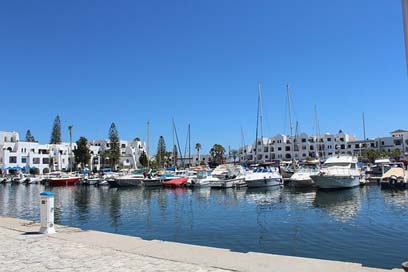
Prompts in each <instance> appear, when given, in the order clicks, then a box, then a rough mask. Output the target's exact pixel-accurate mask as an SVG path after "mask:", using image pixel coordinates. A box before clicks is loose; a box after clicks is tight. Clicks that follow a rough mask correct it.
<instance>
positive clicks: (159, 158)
mask: <svg viewBox="0 0 408 272" xmlns="http://www.w3.org/2000/svg"><path fill="white" fill-rule="evenodd" d="M165 156H166V143H165V141H164V137H163V136H160V137H159V142H158V143H157V154H156V162H157V167H163V166H164V162H165Z"/></svg>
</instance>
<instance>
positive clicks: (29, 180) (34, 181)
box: [24, 175, 43, 184]
mask: <svg viewBox="0 0 408 272" xmlns="http://www.w3.org/2000/svg"><path fill="white" fill-rule="evenodd" d="M42 179H43V178H42V177H41V176H34V175H30V176H28V177H27V178H26V179H25V180H24V183H25V184H38V183H40V182H41V180H42Z"/></svg>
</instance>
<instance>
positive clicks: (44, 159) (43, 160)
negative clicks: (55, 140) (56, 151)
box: [42, 158, 50, 164]
mask: <svg viewBox="0 0 408 272" xmlns="http://www.w3.org/2000/svg"><path fill="white" fill-rule="evenodd" d="M42 163H43V164H49V163H50V158H43V159H42Z"/></svg>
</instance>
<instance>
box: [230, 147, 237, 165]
mask: <svg viewBox="0 0 408 272" xmlns="http://www.w3.org/2000/svg"><path fill="white" fill-rule="evenodd" d="M230 153H231V158H232V159H233V160H234V164H235V162H236V160H237V158H238V150H236V149H233V150H231V152H230Z"/></svg>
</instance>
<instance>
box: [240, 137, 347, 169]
mask: <svg viewBox="0 0 408 272" xmlns="http://www.w3.org/2000/svg"><path fill="white" fill-rule="evenodd" d="M353 140H355V138H354V137H353V136H351V135H349V134H346V133H344V132H343V131H341V130H340V131H339V133H337V134H330V133H326V134H324V135H321V136H320V137H316V136H309V135H307V134H306V133H301V134H299V135H297V136H292V137H290V136H287V135H283V134H279V135H276V136H274V137H270V138H262V139H258V143H257V144H252V145H248V146H245V147H244V148H243V149H241V151H240V159H241V161H244V162H254V161H255V154H256V161H272V160H292V159H298V160H303V159H306V158H316V157H317V155H319V157H320V158H327V157H329V156H332V155H334V154H335V153H336V152H337V153H341V154H346V153H347V143H348V142H350V141H353ZM255 146H257V150H255Z"/></svg>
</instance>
